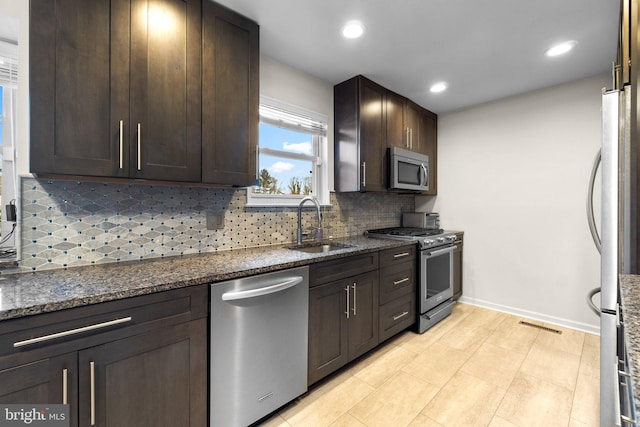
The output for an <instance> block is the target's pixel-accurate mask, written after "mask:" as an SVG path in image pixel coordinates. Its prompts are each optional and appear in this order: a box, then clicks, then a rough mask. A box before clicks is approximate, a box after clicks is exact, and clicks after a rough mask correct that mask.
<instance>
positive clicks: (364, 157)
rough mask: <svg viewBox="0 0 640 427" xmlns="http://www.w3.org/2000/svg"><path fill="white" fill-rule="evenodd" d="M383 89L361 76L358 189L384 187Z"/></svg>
mask: <svg viewBox="0 0 640 427" xmlns="http://www.w3.org/2000/svg"><path fill="white" fill-rule="evenodd" d="M385 94H386V89H385V88H383V87H382V86H379V85H377V84H375V83H373V82H372V81H370V80H367V79H364V78H361V79H360V103H359V104H360V138H359V144H360V165H359V166H360V174H359V177H360V191H386V189H387V185H386V181H387V177H386V170H387V162H386V149H387V143H386V138H385V136H386V135H385V133H386V129H385V116H384V102H385Z"/></svg>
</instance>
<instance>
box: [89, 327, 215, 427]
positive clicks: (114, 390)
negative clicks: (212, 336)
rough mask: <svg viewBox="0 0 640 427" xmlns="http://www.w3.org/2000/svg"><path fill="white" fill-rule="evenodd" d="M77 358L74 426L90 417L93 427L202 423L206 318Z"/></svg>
mask: <svg viewBox="0 0 640 427" xmlns="http://www.w3.org/2000/svg"><path fill="white" fill-rule="evenodd" d="M78 360H79V363H78V366H79V376H80V381H79V390H80V393H79V395H80V400H79V408H80V425H93V423H91V421H92V418H93V417H95V425H96V426H111V427H121V426H154V427H180V426H184V427H186V426H190V427H200V426H204V425H207V320H206V319H200V320H195V321H191V322H188V323H181V324H178V325H175V326H172V327H170V328H168V329H164V330H162V331H158V332H150V333H146V334H143V335H137V336H132V337H130V338H125V339H121V340H117V341H113V342H111V343H107V344H104V345H100V346H97V347H93V348H90V349H87V350H83V351H81V352H80V353H79V358H78ZM92 371H93V372H92ZM92 378H93V381H92ZM92 396H94V397H95V404H94V405H92ZM92 415H93V417H92Z"/></svg>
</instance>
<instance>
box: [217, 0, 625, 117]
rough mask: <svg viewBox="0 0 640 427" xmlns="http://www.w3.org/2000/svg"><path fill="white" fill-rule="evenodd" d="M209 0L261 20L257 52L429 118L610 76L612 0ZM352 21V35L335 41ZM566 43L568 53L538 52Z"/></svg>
mask: <svg viewBox="0 0 640 427" xmlns="http://www.w3.org/2000/svg"><path fill="white" fill-rule="evenodd" d="M216 1H217V2H218V3H221V4H224V5H225V6H227V7H229V8H231V9H233V10H235V11H237V12H239V13H241V14H243V15H245V16H248V17H249V18H251V19H253V20H255V21H256V22H258V23H259V24H260V44H261V46H260V50H261V52H262V53H263V54H265V55H267V56H270V57H272V58H274V59H277V60H279V61H281V62H284V63H286V64H288V65H290V66H292V67H294V68H297V69H300V70H302V71H305V72H307V73H309V74H312V75H314V76H316V77H319V78H320V79H322V80H325V81H327V82H329V83H331V84H336V83H339V82H341V81H344V80H346V79H348V78H351V77H353V76H354V75H357V74H363V75H364V76H366V77H369V78H370V79H372V80H374V81H376V82H378V83H380V84H382V85H383V86H385V87H387V88H389V89H391V90H393V91H395V92H398V93H400V94H401V95H404V96H406V97H408V98H410V99H412V100H414V101H416V102H417V103H418V104H420V105H422V106H424V107H426V108H428V109H430V110H432V111H434V112H436V113H444V112H450V111H454V110H458V109H461V108H464V107H468V106H471V105H476V104H480V103H483V102H487V101H491V100H494V99H499V98H503V97H506V96H510V95H515V94H518V93H523V92H527V91H530V90H535V89H540V88H544V87H549V86H553V85H556V84H561V83H565V82H569V81H573V80H576V79H579V78H582V77H588V76H593V75H596V74H600V73H606V72H609V71H610V69H611V63H612V61H614V60H615V52H616V46H617V31H618V20H619V4H618V3H619V2H618V1H617V0H396V1H391V0H216ZM352 19H358V20H360V21H362V22H363V23H364V24H365V26H366V33H365V36H364V37H362V38H361V39H357V40H346V39H343V38H342V36H341V35H340V29H341V27H342V25H343V24H344V23H345V22H347V21H349V20H352ZM565 40H576V41H577V42H578V44H577V46H576V48H575V49H574V50H573V51H572V52H570V53H569V54H568V55H567V56H564V57H559V58H547V57H545V56H544V51H545V50H546V49H547V48H548V47H550V46H551V45H552V44H554V43H556V42H560V41H565ZM441 80H444V81H446V82H448V84H449V89H448V90H447V91H446V92H443V93H440V94H432V93H430V92H429V91H428V87H429V86H430V85H431V84H433V83H434V82H436V81H441Z"/></svg>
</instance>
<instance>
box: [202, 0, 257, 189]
mask: <svg viewBox="0 0 640 427" xmlns="http://www.w3.org/2000/svg"><path fill="white" fill-rule="evenodd" d="M203 18H204V26H203V40H202V43H203V62H204V64H205V66H204V67H203V69H202V73H203V83H202V84H203V86H202V94H203V110H202V118H203V123H202V124H203V127H202V142H203V146H202V181H203V182H209V183H217V184H229V185H237V186H246V185H252V184H254V183H255V182H256V180H257V170H256V168H257V165H256V161H257V149H258V122H259V115H258V104H259V100H260V89H259V85H258V84H259V80H260V75H259V70H260V68H259V65H260V55H259V51H260V46H259V27H258V25H257V24H256V23H255V22H253V21H251V20H249V19H247V18H244V17H242V16H240V15H238V14H237V13H235V12H232V11H230V10H229V9H227V8H225V7H223V6H220V5H218V4H215V3H212V2H210V1H207V0H204V3H203Z"/></svg>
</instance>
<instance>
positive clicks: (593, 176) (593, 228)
mask: <svg viewBox="0 0 640 427" xmlns="http://www.w3.org/2000/svg"><path fill="white" fill-rule="evenodd" d="M601 161H602V149H599V150H598V153H597V154H596V157H595V159H594V160H593V166H592V167H591V176H590V178H589V191H588V194H587V219H588V220H589V230H591V237H592V238H593V243H595V245H596V248H597V249H598V252H602V250H601V247H602V241H601V240H600V235H599V234H598V228H597V227H596V220H595V216H594V214H593V189H594V187H595V182H596V175H597V173H598V167H599V166H600V162H601Z"/></svg>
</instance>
